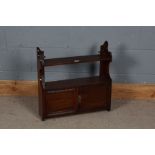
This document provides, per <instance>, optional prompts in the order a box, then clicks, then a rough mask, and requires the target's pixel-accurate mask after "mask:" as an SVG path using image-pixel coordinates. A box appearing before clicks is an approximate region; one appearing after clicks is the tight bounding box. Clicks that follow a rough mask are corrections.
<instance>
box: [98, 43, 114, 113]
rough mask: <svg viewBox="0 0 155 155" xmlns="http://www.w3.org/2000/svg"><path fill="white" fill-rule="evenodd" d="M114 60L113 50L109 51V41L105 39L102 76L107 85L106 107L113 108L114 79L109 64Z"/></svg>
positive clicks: (101, 65) (101, 48)
mask: <svg viewBox="0 0 155 155" xmlns="http://www.w3.org/2000/svg"><path fill="white" fill-rule="evenodd" d="M111 61H112V55H111V52H109V51H108V42H107V41H105V42H104V44H103V45H102V46H101V47H100V78H103V79H104V80H105V85H106V108H107V110H108V111H110V110H111V90H112V80H111V77H110V74H109V64H110V62H111Z"/></svg>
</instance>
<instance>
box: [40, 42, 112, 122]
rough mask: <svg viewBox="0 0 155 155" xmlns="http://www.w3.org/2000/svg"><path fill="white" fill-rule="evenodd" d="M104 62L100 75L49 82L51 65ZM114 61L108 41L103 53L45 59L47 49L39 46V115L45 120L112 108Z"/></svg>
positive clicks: (102, 48)
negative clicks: (111, 69)
mask: <svg viewBox="0 0 155 155" xmlns="http://www.w3.org/2000/svg"><path fill="white" fill-rule="evenodd" d="M94 61H100V72H99V76H95V77H88V78H77V79H69V80H60V81H51V82H45V70H44V68H45V67H47V66H55V65H64V64H76V63H88V62H94ZM111 61H112V55H111V52H109V51H108V42H107V41H106V42H105V43H104V44H103V45H102V46H101V48H100V54H99V55H90V56H77V57H67V58H54V59H45V57H44V51H42V50H40V48H38V47H37V69H38V94H39V114H40V116H41V118H42V120H44V119H45V118H49V117H56V116H62V115H69V114H77V113H83V112H91V111H96V110H104V109H107V110H108V111H109V110H110V109H111V87H112V80H111V78H110V74H109V63H110V62H111Z"/></svg>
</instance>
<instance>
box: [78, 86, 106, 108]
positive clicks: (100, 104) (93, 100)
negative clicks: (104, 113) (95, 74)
mask: <svg viewBox="0 0 155 155" xmlns="http://www.w3.org/2000/svg"><path fill="white" fill-rule="evenodd" d="M79 98H80V109H81V111H87V110H94V109H99V108H102V109H103V108H105V107H106V87H105V85H94V86H93V85H92V86H85V87H81V88H80V89H79Z"/></svg>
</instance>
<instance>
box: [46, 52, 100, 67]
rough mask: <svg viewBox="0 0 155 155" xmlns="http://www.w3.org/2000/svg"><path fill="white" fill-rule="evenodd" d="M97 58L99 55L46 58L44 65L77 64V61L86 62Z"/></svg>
mask: <svg viewBox="0 0 155 155" xmlns="http://www.w3.org/2000/svg"><path fill="white" fill-rule="evenodd" d="M99 60H100V55H89V56H76V57H68V58H54V59H46V60H45V66H56V65H65V64H77V63H86V62H93V61H99Z"/></svg>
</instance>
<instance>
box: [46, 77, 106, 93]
mask: <svg viewBox="0 0 155 155" xmlns="http://www.w3.org/2000/svg"><path fill="white" fill-rule="evenodd" d="M104 82H105V81H104V80H103V79H101V78H100V77H99V76H95V77H88V78H76V79H69V80H60V81H50V82H45V90H50V91H52V90H53V91H54V90H61V89H69V88H75V87H81V86H87V85H97V84H103V83H104Z"/></svg>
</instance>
